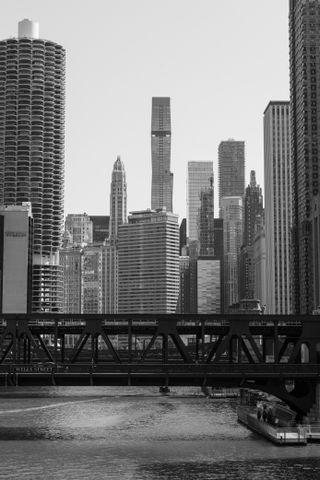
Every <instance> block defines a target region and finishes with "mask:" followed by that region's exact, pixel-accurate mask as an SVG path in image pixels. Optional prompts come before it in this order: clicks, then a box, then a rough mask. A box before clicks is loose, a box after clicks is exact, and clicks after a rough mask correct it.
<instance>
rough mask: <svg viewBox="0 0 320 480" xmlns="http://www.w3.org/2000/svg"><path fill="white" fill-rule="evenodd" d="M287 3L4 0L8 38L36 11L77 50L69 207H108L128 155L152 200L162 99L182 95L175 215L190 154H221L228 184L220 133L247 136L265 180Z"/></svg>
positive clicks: (284, 96)
mask: <svg viewBox="0 0 320 480" xmlns="http://www.w3.org/2000/svg"><path fill="white" fill-rule="evenodd" d="M288 3H289V0H161V1H159V0H55V1H54V2H52V1H48V0H1V16H0V32H1V34H0V38H2V39H4V38H8V37H12V36H16V35H17V23H18V21H19V20H21V19H23V18H29V19H30V20H34V21H38V22H39V23H40V37H41V38H46V39H50V40H53V41H55V42H57V43H60V44H62V45H63V46H64V47H65V48H66V50H67V85H66V157H65V164H66V175H65V213H66V214H67V213H80V212H87V213H89V214H92V215H93V214H96V215H103V214H105V215H106V214H109V194H110V180H111V171H112V166H113V163H114V161H115V160H116V157H117V155H118V154H119V155H120V156H121V159H122V160H123V162H124V164H125V168H126V173H127V183H128V210H140V209H145V208H149V207H150V204H151V198H150V197H151V140H150V128H151V127H150V123H151V98H152V97H153V96H169V97H171V119H172V158H171V170H172V172H173V173H174V211H175V212H176V213H178V214H179V215H180V216H181V217H183V216H185V212H186V172H187V162H188V161H189V160H213V162H214V174H215V189H216V190H217V189H218V184H217V179H218V153H217V152H218V145H219V142H220V141H221V140H227V139H228V138H234V139H236V140H244V141H245V142H246V181H247V183H248V181H249V175H250V170H252V169H255V170H256V172H257V180H258V182H259V183H260V184H261V185H263V111H264V109H265V107H266V106H267V104H268V102H269V101H270V100H288V99H289V65H288V64H289V59H288V55H289V54H288ZM215 207H217V205H215ZM215 211H216V214H217V212H218V209H217V208H215ZM181 217H180V219H181Z"/></svg>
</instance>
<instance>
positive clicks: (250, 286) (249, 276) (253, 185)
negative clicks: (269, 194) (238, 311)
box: [239, 170, 263, 300]
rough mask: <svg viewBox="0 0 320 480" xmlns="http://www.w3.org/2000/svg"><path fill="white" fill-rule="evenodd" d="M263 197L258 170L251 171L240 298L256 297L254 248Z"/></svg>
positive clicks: (242, 252)
mask: <svg viewBox="0 0 320 480" xmlns="http://www.w3.org/2000/svg"><path fill="white" fill-rule="evenodd" d="M262 212H263V199H262V190H261V188H260V185H257V182H256V172H255V171H254V170H251V172H250V185H248V186H247V188H246V191H245V196H244V226H243V245H242V247H241V251H240V279H239V298H240V300H241V299H244V298H254V286H255V278H254V271H255V269H254V250H253V243H254V238H255V233H256V225H257V217H258V216H260V215H262Z"/></svg>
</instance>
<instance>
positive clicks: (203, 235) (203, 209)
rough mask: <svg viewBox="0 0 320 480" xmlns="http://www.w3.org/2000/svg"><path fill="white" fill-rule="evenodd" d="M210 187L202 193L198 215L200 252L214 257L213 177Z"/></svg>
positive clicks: (210, 180)
mask: <svg viewBox="0 0 320 480" xmlns="http://www.w3.org/2000/svg"><path fill="white" fill-rule="evenodd" d="M209 182H210V186H209V187H206V188H204V189H202V190H201V192H200V210H199V214H198V232H199V233H198V235H199V251H200V255H201V256H213V255H214V196H213V177H211V178H210V179H209Z"/></svg>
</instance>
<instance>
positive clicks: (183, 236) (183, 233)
mask: <svg viewBox="0 0 320 480" xmlns="http://www.w3.org/2000/svg"><path fill="white" fill-rule="evenodd" d="M179 231H180V247H179V251H180V255H184V253H182V250H183V249H185V248H186V246H187V219H186V218H183V219H182V221H181V223H180V230H179Z"/></svg>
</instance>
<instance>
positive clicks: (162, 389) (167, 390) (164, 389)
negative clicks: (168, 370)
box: [159, 385, 170, 393]
mask: <svg viewBox="0 0 320 480" xmlns="http://www.w3.org/2000/svg"><path fill="white" fill-rule="evenodd" d="M159 393H170V388H169V387H168V385H163V386H162V387H159Z"/></svg>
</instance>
